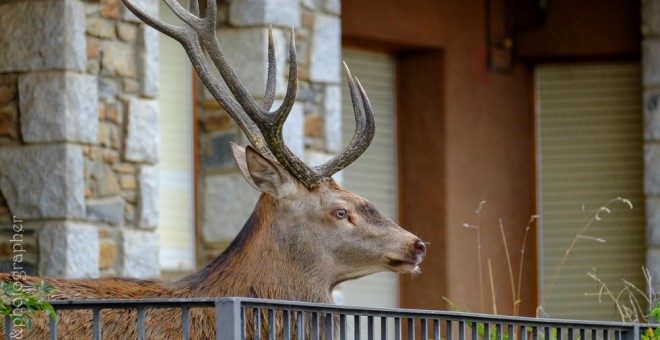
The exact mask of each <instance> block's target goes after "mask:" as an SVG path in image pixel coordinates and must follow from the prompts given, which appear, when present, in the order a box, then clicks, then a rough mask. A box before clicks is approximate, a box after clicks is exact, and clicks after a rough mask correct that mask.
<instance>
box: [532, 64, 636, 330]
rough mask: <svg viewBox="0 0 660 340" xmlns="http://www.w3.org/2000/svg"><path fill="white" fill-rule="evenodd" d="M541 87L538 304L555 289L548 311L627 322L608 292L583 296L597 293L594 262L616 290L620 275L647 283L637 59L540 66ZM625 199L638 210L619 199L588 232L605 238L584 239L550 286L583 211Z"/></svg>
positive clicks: (538, 107) (538, 79)
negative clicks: (644, 270) (631, 208)
mask: <svg viewBox="0 0 660 340" xmlns="http://www.w3.org/2000/svg"><path fill="white" fill-rule="evenodd" d="M536 89H537V93H536V94H537V99H536V100H537V103H536V115H537V157H538V158H537V171H538V177H537V184H538V193H537V194H538V211H539V213H540V215H541V219H540V221H539V222H540V223H539V226H540V231H541V232H540V239H539V240H540V244H541V247H540V259H539V261H540V262H539V263H540V268H541V275H542V280H541V282H542V283H541V287H540V292H541V293H540V301H541V300H543V298H544V297H543V294H547V295H548V296H547V302H546V304H545V305H544V309H545V311H546V312H547V314H548V315H549V316H550V317H561V318H577V319H600V320H608V319H610V320H620V318H619V317H618V315H617V313H616V307H615V305H614V304H613V303H612V301H611V300H610V299H609V298H607V297H603V298H602V299H601V300H602V303H599V298H598V296H587V295H585V294H588V293H598V291H599V285H598V283H597V282H596V281H594V280H593V279H591V278H589V277H588V276H587V272H589V271H591V270H592V268H595V269H596V274H597V275H598V276H599V277H600V278H601V279H602V280H603V281H604V282H605V283H607V286H608V288H609V289H610V290H611V291H613V292H614V294H617V293H618V292H619V290H620V289H622V288H623V284H622V279H625V280H628V281H630V282H632V283H634V284H635V285H636V286H637V287H639V288H640V289H641V290H642V291H644V290H645V282H644V278H643V275H642V266H643V265H644V258H645V250H646V249H645V240H644V230H645V227H644V226H645V221H644V194H643V173H642V172H643V163H642V162H643V155H642V153H643V146H642V108H641V103H642V99H641V94H642V91H641V76H640V66H639V64H636V63H602V64H575V65H566V64H562V65H548V66H540V67H538V68H537V70H536ZM618 196H621V197H624V198H627V199H630V200H631V201H632V203H633V204H634V209H633V210H630V209H629V208H628V207H626V206H625V205H624V204H622V203H620V202H617V203H614V204H612V205H611V206H610V207H611V208H612V213H611V214H606V213H602V214H601V216H602V220H601V221H598V222H595V223H593V224H592V225H591V226H590V227H589V229H587V231H586V232H585V236H588V237H595V238H600V239H603V240H605V241H606V242H605V243H600V242H597V241H594V240H590V239H588V238H582V239H579V240H578V241H577V243H576V246H575V247H574V249H573V250H572V252H571V254H570V255H569V256H568V258H567V261H566V263H565V265H564V267H563V269H562V271H561V273H560V274H559V276H558V278H557V280H556V283H555V284H554V287H553V288H552V290H551V291H550V292H549V291H548V290H549V289H550V286H551V284H552V281H553V280H554V277H555V276H556V275H554V274H553V273H554V271H555V268H556V267H557V264H558V263H559V262H560V261H561V259H562V258H563V257H564V254H565V251H566V250H567V248H568V247H569V246H570V243H571V242H572V240H573V239H574V238H575V235H576V232H577V231H578V229H579V228H580V226H581V225H582V224H583V223H584V218H585V216H587V215H588V214H589V213H591V212H593V211H594V210H595V209H597V208H599V207H600V206H602V205H603V204H604V203H606V202H607V201H609V200H610V199H613V198H616V197H618ZM583 205H584V207H585V210H584V211H582V206H583ZM544 292H545V293H544ZM548 292H549V294H548ZM626 300H627V297H626ZM626 302H627V301H626Z"/></svg>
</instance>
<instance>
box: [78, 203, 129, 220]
mask: <svg viewBox="0 0 660 340" xmlns="http://www.w3.org/2000/svg"><path fill="white" fill-rule="evenodd" d="M124 205H125V203H124V200H123V199H121V198H119V197H113V198H110V199H104V200H88V201H87V206H86V211H87V220H88V221H90V222H101V223H108V224H112V225H119V224H122V222H124Z"/></svg>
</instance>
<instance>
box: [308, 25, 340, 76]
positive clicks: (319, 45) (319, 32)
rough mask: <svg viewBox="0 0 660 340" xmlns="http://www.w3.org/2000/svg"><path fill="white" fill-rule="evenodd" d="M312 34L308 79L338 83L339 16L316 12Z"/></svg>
mask: <svg viewBox="0 0 660 340" xmlns="http://www.w3.org/2000/svg"><path fill="white" fill-rule="evenodd" d="M313 31H314V33H313V35H312V51H311V55H312V56H311V60H310V71H309V72H310V74H309V78H310V80H312V81H314V82H321V83H338V82H339V77H340V73H341V71H340V65H341V22H340V20H339V17H337V16H334V15H328V14H320V13H319V14H316V19H315V20H314V30H313Z"/></svg>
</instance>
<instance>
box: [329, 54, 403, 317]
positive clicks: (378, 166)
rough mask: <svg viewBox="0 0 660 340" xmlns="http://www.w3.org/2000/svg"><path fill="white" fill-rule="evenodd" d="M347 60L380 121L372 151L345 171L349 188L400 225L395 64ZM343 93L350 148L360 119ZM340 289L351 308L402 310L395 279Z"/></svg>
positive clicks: (372, 58)
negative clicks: (362, 306)
mask: <svg viewBox="0 0 660 340" xmlns="http://www.w3.org/2000/svg"><path fill="white" fill-rule="evenodd" d="M343 58H344V60H345V61H346V63H347V64H348V65H349V67H350V68H351V72H352V73H353V75H355V76H357V77H358V78H359V79H360V82H361V83H362V85H363V86H364V88H365V90H366V91H367V94H368V95H369V100H370V101H371V104H372V106H373V108H374V111H375V121H376V135H375V136H374V139H373V141H372V143H371V146H369V149H367V151H366V152H365V153H364V154H363V155H362V156H361V157H360V158H359V159H358V160H357V161H356V162H354V163H353V164H351V165H350V166H349V167H347V168H346V169H345V170H344V171H343V176H344V177H343V178H344V187H345V188H346V189H347V190H349V191H352V192H355V193H357V194H358V195H360V196H363V197H365V198H367V199H368V200H370V201H371V202H372V203H373V204H374V205H376V207H377V208H378V209H379V210H380V211H381V212H382V213H383V214H384V215H385V216H387V217H389V218H391V219H392V220H394V221H396V220H397V189H396V188H397V177H396V125H395V121H396V113H395V109H394V94H395V88H394V60H393V59H392V57H390V56H389V55H387V54H382V53H375V52H367V51H362V50H356V49H347V48H344V50H343ZM344 79H345V78H344ZM342 91H343V92H342V109H343V118H342V128H343V131H342V134H343V142H344V145H346V144H348V142H349V141H350V139H351V137H353V132H354V128H355V115H354V113H353V107H352V104H351V99H350V98H351V97H350V94H349V92H348V86H345V85H344V84H342ZM340 288H341V291H342V293H343V294H344V298H345V303H346V304H348V305H366V306H383V307H396V306H398V304H399V281H398V277H397V275H396V274H393V273H378V274H375V275H370V276H367V277H365V278H362V279H359V280H355V281H349V282H346V283H344V284H342V285H341V287H340Z"/></svg>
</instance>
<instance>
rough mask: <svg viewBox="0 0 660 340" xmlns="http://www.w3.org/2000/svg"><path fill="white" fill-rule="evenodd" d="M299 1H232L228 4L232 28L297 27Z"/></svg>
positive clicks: (298, 21) (298, 23)
mask: <svg viewBox="0 0 660 340" xmlns="http://www.w3.org/2000/svg"><path fill="white" fill-rule="evenodd" d="M300 18H301V8H300V0H234V1H231V2H229V23H230V24H231V25H232V26H255V25H261V26H267V25H274V26H284V27H292V26H293V27H299V26H300Z"/></svg>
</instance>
